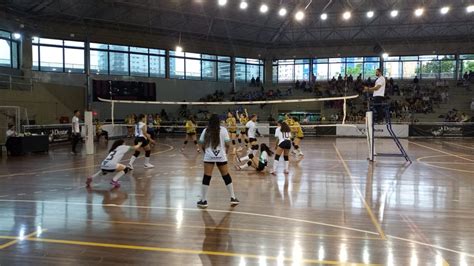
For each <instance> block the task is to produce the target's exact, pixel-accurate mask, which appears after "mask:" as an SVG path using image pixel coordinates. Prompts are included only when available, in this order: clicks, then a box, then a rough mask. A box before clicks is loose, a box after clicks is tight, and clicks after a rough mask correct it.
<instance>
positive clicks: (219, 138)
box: [197, 114, 239, 209]
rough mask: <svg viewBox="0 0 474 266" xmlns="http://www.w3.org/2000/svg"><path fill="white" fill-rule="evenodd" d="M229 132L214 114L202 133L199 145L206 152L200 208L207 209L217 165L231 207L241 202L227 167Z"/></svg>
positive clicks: (198, 204)
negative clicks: (210, 187)
mask: <svg viewBox="0 0 474 266" xmlns="http://www.w3.org/2000/svg"><path fill="white" fill-rule="evenodd" d="M229 142H230V138H229V132H228V131H227V129H226V128H225V127H222V126H221V125H220V120H219V116H218V115H216V114H213V115H212V116H211V118H210V119H209V125H208V126H207V128H206V129H204V130H203V131H202V133H201V137H200V138H199V143H200V144H201V145H202V150H204V177H203V179H202V187H201V200H199V201H198V203H197V206H198V207H199V208H203V209H204V208H207V191H208V189H209V184H210V182H211V176H212V170H214V165H217V168H218V169H219V172H221V175H222V178H223V179H224V182H225V185H226V187H227V191H229V194H230V205H231V206H236V205H238V204H239V200H238V199H237V198H236V197H235V194H234V186H233V184H232V178H231V176H230V174H229V169H228V166H227V154H226V153H227V150H228V149H229V147H230V145H229Z"/></svg>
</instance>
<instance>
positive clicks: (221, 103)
mask: <svg viewBox="0 0 474 266" xmlns="http://www.w3.org/2000/svg"><path fill="white" fill-rule="evenodd" d="M357 97H359V95H350V96H342V97H328V98H308V99H289V100H271V101H235V102H230V101H227V102H171V101H170V102H167V101H129V100H110V99H103V98H98V99H99V100H100V101H102V102H109V103H124V104H156V105H177V104H179V105H248V104H275V103H305V102H323V101H338V100H349V99H355V98H357Z"/></svg>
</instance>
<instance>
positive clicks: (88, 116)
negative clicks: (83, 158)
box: [84, 111, 94, 155]
mask: <svg viewBox="0 0 474 266" xmlns="http://www.w3.org/2000/svg"><path fill="white" fill-rule="evenodd" d="M84 125H85V131H86V132H85V133H86V134H85V135H86V154H88V155H89V154H94V125H93V123H92V112H90V111H86V112H84Z"/></svg>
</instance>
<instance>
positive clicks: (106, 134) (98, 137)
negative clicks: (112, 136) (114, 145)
mask: <svg viewBox="0 0 474 266" xmlns="http://www.w3.org/2000/svg"><path fill="white" fill-rule="evenodd" d="M102 136H104V138H105V140H109V132H107V131H105V130H102V131H101V132H100V134H97V141H99V140H100V137H102Z"/></svg>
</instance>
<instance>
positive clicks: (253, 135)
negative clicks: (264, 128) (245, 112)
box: [237, 114, 260, 163]
mask: <svg viewBox="0 0 474 266" xmlns="http://www.w3.org/2000/svg"><path fill="white" fill-rule="evenodd" d="M245 127H246V128H247V136H248V137H249V144H250V149H249V150H248V155H247V156H245V157H242V158H239V157H237V161H239V163H242V162H246V161H248V160H252V159H253V157H254V156H255V154H256V153H257V151H258V143H257V135H260V133H258V130H257V115H256V114H253V115H252V116H250V121H248V122H247V124H246V125H245Z"/></svg>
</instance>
